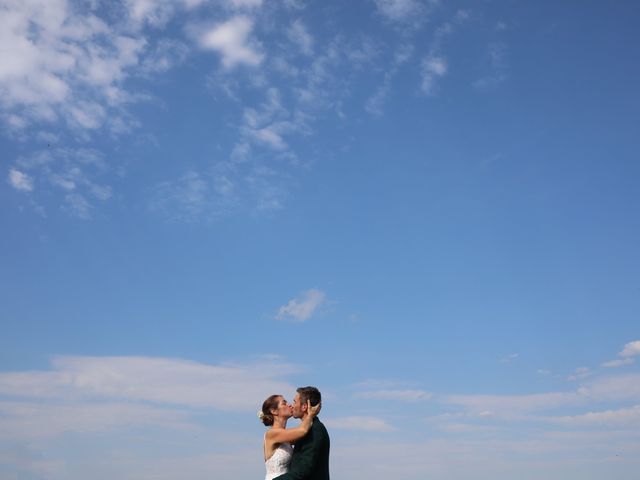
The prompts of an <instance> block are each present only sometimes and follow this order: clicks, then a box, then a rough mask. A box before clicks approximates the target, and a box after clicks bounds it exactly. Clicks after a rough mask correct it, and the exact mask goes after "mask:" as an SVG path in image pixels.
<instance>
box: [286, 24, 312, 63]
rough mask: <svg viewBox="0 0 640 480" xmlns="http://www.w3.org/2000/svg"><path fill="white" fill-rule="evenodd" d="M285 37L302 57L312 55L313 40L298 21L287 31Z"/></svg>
mask: <svg viewBox="0 0 640 480" xmlns="http://www.w3.org/2000/svg"><path fill="white" fill-rule="evenodd" d="M287 37H288V38H289V40H290V41H291V43H293V44H294V45H295V46H296V48H298V49H300V52H301V53H302V54H304V55H312V54H313V44H314V40H313V37H312V36H311V34H310V33H309V31H308V30H307V27H306V26H305V25H304V23H302V21H300V20H296V21H295V22H293V23H292V24H291V26H290V27H289V29H288V30H287Z"/></svg>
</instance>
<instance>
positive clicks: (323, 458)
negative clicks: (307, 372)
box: [274, 387, 329, 480]
mask: <svg viewBox="0 0 640 480" xmlns="http://www.w3.org/2000/svg"><path fill="white" fill-rule="evenodd" d="M297 392H298V393H297V394H296V396H295V398H294V399H293V416H294V418H304V417H305V416H306V415H307V400H308V401H309V402H310V403H311V406H315V405H317V404H319V403H320V401H321V400H322V397H321V395H320V390H318V389H317V388H316V387H300V388H298V390H297ZM274 480H329V434H328V433H327V429H326V428H325V427H324V425H323V424H322V422H321V421H320V419H319V418H318V417H316V418H314V419H313V424H312V425H311V429H310V430H309V433H307V434H306V435H305V436H304V437H303V438H302V439H300V440H298V441H297V442H296V444H295V447H294V449H293V457H292V458H291V464H290V465H289V471H288V472H287V473H285V474H284V475H280V476H279V477H276V478H275V479H274Z"/></svg>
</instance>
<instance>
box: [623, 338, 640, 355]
mask: <svg viewBox="0 0 640 480" xmlns="http://www.w3.org/2000/svg"><path fill="white" fill-rule="evenodd" d="M619 355H620V356H621V357H635V356H637V355H640V340H636V341H635V342H629V343H627V344H626V345H625V346H624V349H623V350H622V351H621V352H620V353H619Z"/></svg>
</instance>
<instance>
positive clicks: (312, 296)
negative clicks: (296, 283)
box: [276, 288, 326, 322]
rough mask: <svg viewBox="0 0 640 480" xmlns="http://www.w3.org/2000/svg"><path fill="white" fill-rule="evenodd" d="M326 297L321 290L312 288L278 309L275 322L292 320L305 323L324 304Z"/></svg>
mask: <svg viewBox="0 0 640 480" xmlns="http://www.w3.org/2000/svg"><path fill="white" fill-rule="evenodd" d="M325 300H326V295H325V293H324V292H322V291H321V290H317V289H315V288H312V289H311V290H307V291H306V292H304V293H303V294H302V295H300V296H299V297H298V298H294V299H292V300H289V303H287V304H286V305H284V306H282V307H280V309H279V310H278V315H276V319H277V320H293V321H296V322H305V321H307V320H309V319H310V318H311V317H312V316H313V314H314V313H316V311H317V310H318V308H319V307H320V306H321V305H322V304H323V303H324V302H325Z"/></svg>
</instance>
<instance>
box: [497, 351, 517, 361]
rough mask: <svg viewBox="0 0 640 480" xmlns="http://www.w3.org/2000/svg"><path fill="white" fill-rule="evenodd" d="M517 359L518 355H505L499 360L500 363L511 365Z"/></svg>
mask: <svg viewBox="0 0 640 480" xmlns="http://www.w3.org/2000/svg"><path fill="white" fill-rule="evenodd" d="M517 358H518V354H517V353H511V354H509V355H506V356H504V357H502V358H501V359H500V363H511V362H513V361H514V360H515V359H517Z"/></svg>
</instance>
